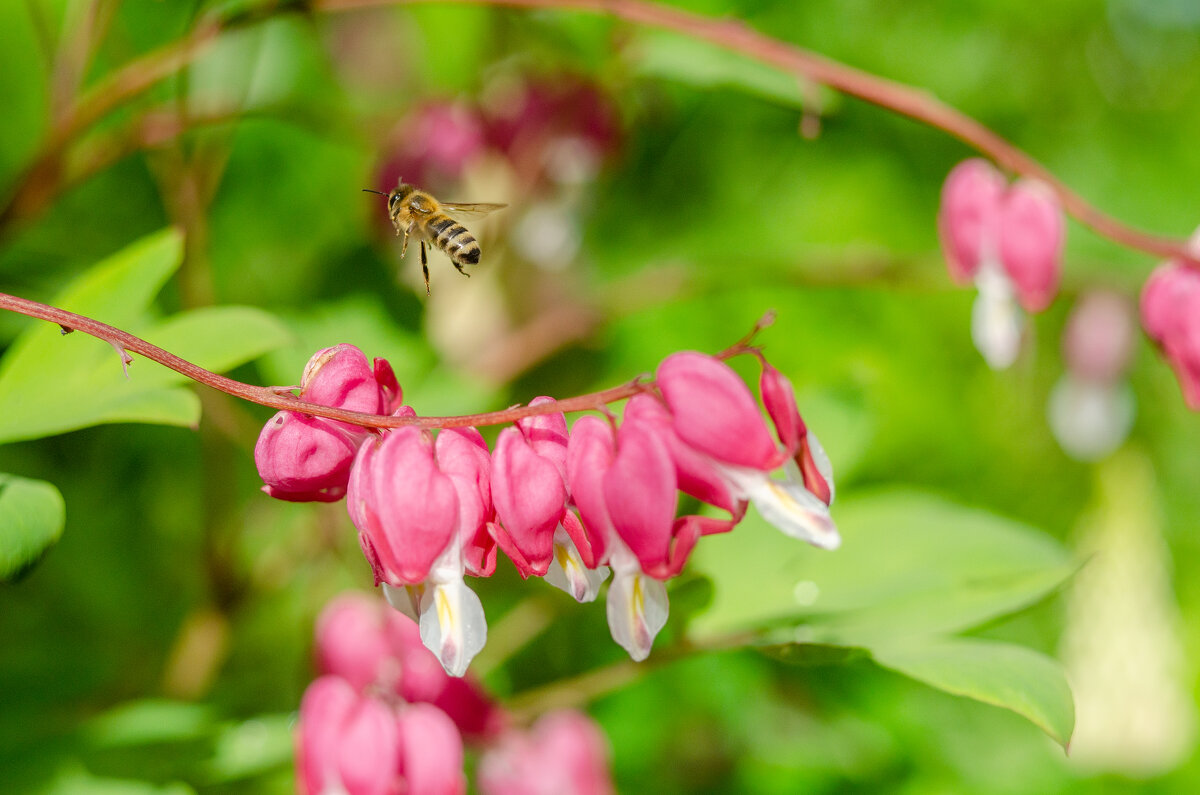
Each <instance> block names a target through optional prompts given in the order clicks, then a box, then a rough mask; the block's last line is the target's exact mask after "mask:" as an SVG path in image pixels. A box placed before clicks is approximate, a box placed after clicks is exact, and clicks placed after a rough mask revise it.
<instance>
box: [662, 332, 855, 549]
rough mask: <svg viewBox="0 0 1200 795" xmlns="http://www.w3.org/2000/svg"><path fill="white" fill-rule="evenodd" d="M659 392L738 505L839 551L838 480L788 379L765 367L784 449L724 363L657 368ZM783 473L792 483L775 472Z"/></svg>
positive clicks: (687, 355) (675, 360)
mask: <svg viewBox="0 0 1200 795" xmlns="http://www.w3.org/2000/svg"><path fill="white" fill-rule="evenodd" d="M657 383H658V388H659V390H660V391H661V392H662V395H663V399H664V401H665V402H666V405H667V408H668V409H669V410H670V412H671V415H672V418H673V423H672V426H673V428H674V430H675V433H676V434H678V436H679V438H680V439H681V440H683V442H684V443H686V444H687V445H689V446H690V447H691V448H692V449H693V450H695V451H696V452H698V453H700V454H702V455H703V456H705V457H707V459H708V462H709V464H710V465H711V466H712V468H713V469H714V470H715V471H716V472H718V473H720V475H721V476H722V477H723V478H724V479H725V482H726V484H727V488H728V489H729V491H730V492H731V493H732V494H733V495H734V497H735V498H736V499H738V500H749V501H750V502H751V503H753V504H754V506H755V507H756V508H757V509H758V511H759V513H761V514H762V516H763V518H764V519H766V520H767V521H768V522H770V523H771V524H773V525H775V526H776V527H777V528H779V529H780V530H781V531H782V532H784V533H785V534H787V535H789V536H792V537H793V538H798V539H800V540H802V541H807V542H808V543H810V544H813V545H814V546H818V547H822V548H825V549H836V548H837V547H838V546H839V545H840V544H841V537H840V536H839V535H838V532H837V528H836V526H835V525H834V522H833V519H832V517H831V516H830V513H829V505H830V503H831V502H832V501H833V496H834V493H833V473H832V467H831V466H830V463H829V458H828V456H826V455H825V451H824V449H823V448H822V447H821V444H820V442H818V441H817V439H816V436H814V435H813V434H812V433H811V432H810V431H809V430H808V429H807V427H806V426H805V424H804V421H803V420H802V419H801V418H800V411H799V409H798V408H797V406H796V400H795V396H794V394H793V392H792V388H791V385H790V384H789V383H788V382H787V380H786V379H785V378H784V377H783V376H782V375H781V374H780V373H779V372H778V371H777V370H776V369H775V368H773V367H771V366H770V365H769V364H766V363H765V362H764V363H763V372H762V377H761V380H760V391H761V392H762V395H763V399H764V403H765V406H766V408H767V411H768V414H769V415H770V416H771V418H772V421H773V422H774V424H775V427H776V434H777V436H778V438H779V440H780V442H781V443H782V445H783V447H778V446H777V445H776V444H775V442H774V440H773V439H772V438H771V431H770V429H769V428H768V427H767V424H766V421H765V420H764V419H763V416H762V412H761V411H760V410H759V408H758V404H757V403H756V402H755V400H754V397H753V395H752V394H751V393H750V390H749V389H748V388H747V387H746V385H745V383H744V382H743V381H742V379H741V378H739V377H738V375H737V373H735V372H734V371H733V370H732V369H730V367H729V366H728V365H726V364H725V363H724V362H722V361H720V360H718V359H716V358H714V357H712V356H707V355H705V354H702V353H695V352H690V351H685V352H682V353H676V354H672V355H671V356H668V357H667V358H666V359H665V360H664V361H663V363H662V364H660V365H659V367H658V373H657ZM780 468H783V470H784V474H785V476H786V477H785V479H783V480H777V479H775V478H772V477H771V473H772V472H774V471H776V470H778V469H780Z"/></svg>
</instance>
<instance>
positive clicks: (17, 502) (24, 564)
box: [0, 474, 65, 581]
mask: <svg viewBox="0 0 1200 795" xmlns="http://www.w3.org/2000/svg"><path fill="white" fill-rule="evenodd" d="M64 518H65V509H64V506H63V498H62V495H61V494H59V493H58V489H56V488H55V487H54V485H53V484H51V483H46V482H45V481H42V480H29V479H27V478H19V477H17V476H15V475H6V474H0V581H4V580H9V579H12V578H13V577H14V576H16V575H18V574H20V573H21V572H22V571H24V570H25V569H26V568H28V567H29V566H31V565H33V563H35V562H36V561H37V560H38V559H39V558H41V556H42V555H44V554H45V552H46V550H47V549H49V548H50V547H51V546H52V545H53V544H54V543H55V542H57V541H58V539H59V536H61V535H62V531H63V521H64Z"/></svg>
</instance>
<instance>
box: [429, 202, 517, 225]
mask: <svg viewBox="0 0 1200 795" xmlns="http://www.w3.org/2000/svg"><path fill="white" fill-rule="evenodd" d="M441 205H442V209H443V210H445V211H446V212H447V213H449V214H450V215H452V216H454V217H455V218H457V219H459V220H460V221H465V220H468V219H471V218H482V217H483V216H485V215H487V214H488V213H492V212H495V211H496V210H499V209H501V208H503V207H507V206H508V205H507V204H486V203H484V204H455V203H454V202H442V203H441Z"/></svg>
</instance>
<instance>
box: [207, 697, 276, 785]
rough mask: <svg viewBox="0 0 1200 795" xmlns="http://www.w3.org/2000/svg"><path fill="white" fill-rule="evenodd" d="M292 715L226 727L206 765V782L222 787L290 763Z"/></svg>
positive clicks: (249, 721) (263, 717)
mask: <svg viewBox="0 0 1200 795" xmlns="http://www.w3.org/2000/svg"><path fill="white" fill-rule="evenodd" d="M294 721H295V715H293V714H287V715H260V716H259V717H257V718H252V719H251V720H247V721H243V722H241V723H235V724H233V725H230V726H227V727H225V728H224V729H223V730H222V731H221V733H220V734H218V735H217V738H216V747H215V749H214V751H213V755H212V759H210V760H209V761H208V763H207V765H206V769H207V770H208V780H210V781H212V782H213V783H225V782H229V781H237V780H240V779H245V778H250V777H251V776H257V775H260V774H262V773H265V772H267V771H270V770H273V769H275V768H279V767H289V766H290V763H291V761H292V748H293V735H292V726H293V723H294Z"/></svg>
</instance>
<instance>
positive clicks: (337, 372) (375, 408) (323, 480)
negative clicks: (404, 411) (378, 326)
mask: <svg viewBox="0 0 1200 795" xmlns="http://www.w3.org/2000/svg"><path fill="white" fill-rule="evenodd" d="M299 397H300V399H301V400H305V401H308V402H311V403H319V404H321V405H324V406H332V407H334V408H342V409H347V410H350V411H361V412H366V413H370V414H390V413H391V412H393V411H394V410H395V409H396V408H397V407H399V405H400V403H401V400H402V393H401V391H400V385H399V383H397V381H396V375H395V373H393V372H392V368H391V366H390V365H389V364H388V363H387V361H386V360H384V359H376V360H375V362H374V365H373V366H372V365H371V364H368V362H367V357H366V356H365V355H363V352H362V351H360V350H359V349H358V348H356V347H354V346H353V345H348V344H342V345H336V346H334V347H332V348H325V349H323V350H320V351H317V353H315V354H314V355H313V357H312V358H311V359H310V360H309V362H308V364H307V366H305V368H304V375H303V376H302V378H301V380H300V395H299ZM367 436H368V432H367V431H366V430H364V429H363V428H359V427H357V426H354V425H349V424H347V423H344V422H337V421H335V420H327V419H324V418H321V417H310V416H307V415H304V414H299V413H297V412H294V411H281V412H279V413H277V414H276V415H275V416H274V417H272V418H271V419H270V420H268V421H267V424H266V425H265V426H263V429H262V432H261V433H260V434H259V437H258V443H257V444H256V445H255V448H254V462H255V465H256V466H257V467H258V472H259V475H260V476H261V477H262V479H263V482H264V483H265V484H266V485H265V486H263V491H265V492H266V493H267V494H269V495H271V496H272V497H275V498H277V499H281V500H290V501H297V502H307V501H319V502H335V501H337V500H340V499H341V498H342V497H343V496H345V493H346V484H347V480H348V479H349V476H350V465H351V463H352V462H353V460H354V455H355V453H356V452H357V450H358V446H359V445H360V444H362V442H363V441H364V440H365V439H366V438H367Z"/></svg>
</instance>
